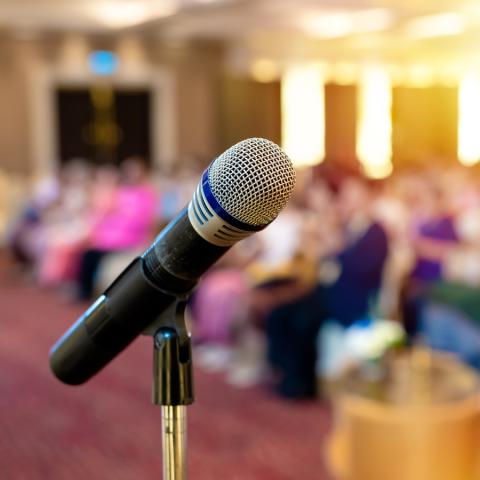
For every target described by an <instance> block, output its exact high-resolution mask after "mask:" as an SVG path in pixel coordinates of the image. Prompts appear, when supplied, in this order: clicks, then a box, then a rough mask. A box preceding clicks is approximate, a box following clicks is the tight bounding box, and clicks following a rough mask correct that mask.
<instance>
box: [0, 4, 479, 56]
mask: <svg viewBox="0 0 480 480" xmlns="http://www.w3.org/2000/svg"><path fill="white" fill-rule="evenodd" d="M0 29H3V30H8V31H12V32H14V33H15V32H17V33H25V32H29V33H35V34H38V33H41V32H45V31H62V32H63V31H69V32H70V31H75V32H85V33H102V34H105V33H108V34H110V33H112V34H118V33H119V32H123V31H132V30H133V31H138V32H142V34H148V35H153V36H155V37H158V38H162V39H169V40H172V39H174V40H192V39H221V40H224V41H226V42H228V43H229V44H231V45H233V46H234V47H232V48H237V49H239V51H240V50H241V49H242V48H243V49H248V50H249V51H253V52H255V53H256V54H257V56H264V57H278V56H283V57H289V56H292V57H295V58H298V57H299V56H304V57H310V56H315V57H318V56H321V57H323V58H325V59H327V60H328V59H332V58H335V59H341V60H347V61H348V60H351V59H352V58H353V59H358V58H369V57H371V56H374V57H377V58H382V59H384V58H393V59H395V60H408V58H409V57H411V56H412V52H414V53H415V56H416V57H417V58H428V59H430V60H433V61H434V60H435V59H437V58H439V59H443V60H445V59H447V58H460V57H461V58H464V57H465V58H469V56H472V55H476V53H475V50H476V48H475V47H476V45H478V41H480V2H478V0H316V1H315V0H75V1H72V0H0ZM413 49H414V50H413Z"/></svg>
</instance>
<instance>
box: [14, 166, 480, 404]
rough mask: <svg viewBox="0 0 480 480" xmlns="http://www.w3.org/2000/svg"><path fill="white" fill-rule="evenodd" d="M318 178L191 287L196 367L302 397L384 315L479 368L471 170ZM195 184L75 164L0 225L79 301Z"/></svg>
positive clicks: (34, 271)
mask: <svg viewBox="0 0 480 480" xmlns="http://www.w3.org/2000/svg"><path fill="white" fill-rule="evenodd" d="M317 177H318V175H316V174H315V172H311V171H304V172H302V173H301V174H300V175H299V182H298V185H297V189H296V191H295V194H294V197H293V198H292V201H291V202H290V204H289V206H288V207H287V208H286V209H285V210H284V211H283V212H282V213H281V214H280V216H279V218H278V219H277V220H276V221H275V222H274V223H272V225H271V226H269V227H268V228H267V229H265V230H264V231H262V232H260V233H259V234H257V235H254V236H253V237H251V238H249V239H247V240H245V241H244V242H241V243H240V244H239V245H237V246H236V247H235V248H234V249H233V250H232V251H231V252H229V254H228V255H226V256H225V257H224V258H223V259H222V260H221V261H220V262H219V263H218V264H217V265H216V266H215V267H214V269H212V270H211V271H210V272H208V273H207V274H206V275H205V276H204V278H203V279H202V281H201V282H200V284H199V287H198V288H197V290H196V292H195V294H194V296H193V301H192V302H191V316H192V329H194V330H195V335H194V339H195V342H196V343H197V344H202V345H204V346H208V347H209V349H205V348H203V349H202V352H203V353H202V354H199V358H198V361H199V363H203V364H205V365H206V364H208V365H209V367H211V368H217V369H218V368H221V369H225V370H226V371H227V378H228V379H229V381H231V382H232V383H234V384H237V385H250V384H253V383H257V382H259V381H266V380H267V379H268V380H269V381H270V382H273V383H274V384H275V386H276V388H277V390H278V391H279V392H280V393H281V394H282V395H285V396H288V397H308V396H312V395H314V394H315V386H316V377H317V376H319V375H320V376H323V377H327V378H329V377H331V376H335V375H340V374H341V372H342V371H344V370H345V369H346V368H348V362H349V358H350V357H349V355H348V351H347V350H348V348H349V347H348V342H346V341H345V339H346V338H347V337H348V334H349V332H350V331H351V329H352V328H354V329H358V328H359V325H366V323H365V322H366V319H367V320H369V321H374V320H375V319H390V320H395V321H397V322H399V324H400V325H403V327H404V329H405V330H406V332H407V334H408V335H409V341H410V342H418V341H422V342H424V343H426V344H429V345H431V346H432V347H434V348H441V349H446V350H449V351H452V352H455V353H457V354H458V355H459V356H460V357H461V358H463V360H465V361H467V362H469V363H470V364H471V365H474V366H476V367H478V368H480V302H479V301H478V298H479V295H478V289H479V287H480V220H479V218H480V217H479V216H478V215H479V213H480V179H479V178H477V177H476V174H475V173H474V172H471V171H469V172H467V171H466V170H465V169H462V168H461V167H458V168H456V169H452V170H448V171H446V172H444V171H440V170H438V171H437V170H423V171H415V172H399V173H395V174H394V175H392V176H391V177H390V178H388V179H387V180H384V181H382V182H378V181H377V182H371V181H370V182H367V181H365V180H364V179H362V178H360V177H351V176H345V177H344V178H341V179H339V178H335V179H330V178H328V175H323V176H322V178H321V179H320V178H317ZM198 178H199V173H198V172H197V171H195V170H194V169H193V168H192V169H182V170H181V171H178V172H174V173H170V174H168V175H167V174H163V173H159V172H149V171H148V170H147V168H146V165H145V162H144V161H143V160H142V159H139V158H129V159H126V160H125V161H124V162H122V164H121V165H120V167H118V168H117V167H112V166H100V167H96V168H93V167H92V166H91V165H90V164H88V162H85V161H82V160H74V161H72V162H70V163H69V164H68V165H66V166H65V167H64V168H63V169H62V170H61V172H60V173H59V174H58V176H57V177H55V178H48V179H41V180H39V181H37V182H35V183H34V184H33V186H32V189H31V194H30V196H29V198H28V200H27V201H26V203H25V205H24V208H23V212H22V213H21V215H18V216H17V220H16V222H14V224H12V225H11V226H10V235H9V245H10V250H11V252H12V254H13V257H14V259H15V261H16V262H17V264H18V265H20V266H21V267H22V269H23V271H25V270H26V271H28V272H30V274H31V275H33V277H34V278H35V279H36V280H37V281H38V282H39V284H41V285H43V286H49V287H51V286H54V287H57V288H60V289H62V288H65V286H66V285H70V286H72V285H73V286H74V288H75V289H76V293H77V296H78V298H80V299H85V300H87V299H91V298H93V296H94V295H95V294H96V293H99V292H98V290H99V289H100V287H104V282H103V281H102V282H99V280H98V279H99V277H100V276H101V274H102V270H103V271H107V270H108V268H107V267H106V266H105V265H106V264H107V263H108V261H107V260H108V259H112V258H113V259H114V258H116V257H118V258H119V259H120V258H121V259H122V260H121V262H120V263H121V264H122V267H123V266H124V260H125V256H126V255H130V256H131V257H133V256H134V255H137V254H139V253H141V252H142V250H143V249H144V248H145V247H146V246H148V244H149V243H150V242H151V241H152V240H153V238H154V235H155V234H156V232H157V231H158V230H159V227H161V226H162V225H165V224H166V222H168V221H169V220H170V219H171V218H173V216H174V215H175V214H176V213H177V212H178V211H179V210H180V209H181V208H182V206H183V205H184V204H185V203H186V202H188V201H189V199H190V197H191V194H192V192H193V189H194V188H195V186H196V183H197V181H198ZM110 280H113V278H110ZM362 322H363V323H362ZM362 328H363V327H362ZM452 332H455V335H454V334H453V333H452ZM215 349H217V352H218V355H217V357H215V354H213V355H212V352H214V351H215ZM207 350H208V351H209V353H208V361H207V354H205V352H206V351H207ZM226 352H228V354H226ZM204 354H205V355H204ZM215 358H216V359H217V360H215Z"/></svg>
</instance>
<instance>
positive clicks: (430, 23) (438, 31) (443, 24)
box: [405, 12, 466, 38]
mask: <svg viewBox="0 0 480 480" xmlns="http://www.w3.org/2000/svg"><path fill="white" fill-rule="evenodd" d="M465 27H466V25H465V18H464V16H463V15H461V14H460V13H456V12H446V13H439V14H437V15H429V16H425V17H418V18H414V19H413V20H410V22H408V23H407V25H406V28H405V32H406V33H407V35H409V36H411V37H414V38H431V37H448V36H452V35H459V34H460V33H462V32H463V31H464V30H465Z"/></svg>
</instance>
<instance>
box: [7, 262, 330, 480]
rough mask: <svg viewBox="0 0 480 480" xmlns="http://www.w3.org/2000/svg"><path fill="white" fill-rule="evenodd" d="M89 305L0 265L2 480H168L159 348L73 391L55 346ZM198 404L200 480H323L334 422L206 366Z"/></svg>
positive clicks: (193, 451)
mask: <svg viewBox="0 0 480 480" xmlns="http://www.w3.org/2000/svg"><path fill="white" fill-rule="evenodd" d="M81 310H82V309H81V308H79V307H72V306H66V305H62V304H60V303H59V302H58V299H57V297H56V296H55V295H53V294H52V293H49V292H41V291H39V290H37V289H35V288H34V287H31V286H26V285H25V283H24V282H22V281H19V280H11V279H8V278H7V275H6V273H5V268H3V267H1V266H0V365H1V375H0V478H1V479H2V480H23V479H25V480H37V479H48V480H50V479H53V480H63V479H65V480H67V479H68V480H76V479H78V480H85V479H88V480H97V479H98V480H100V479H102V480H105V479H107V480H108V479H115V480H123V479H125V480H127V479H128V480H132V479H135V480H140V479H145V480H147V479H160V478H161V476H162V474H161V472H162V470H161V446H160V411H159V409H158V407H154V406H153V405H151V404H150V381H151V375H150V372H151V370H150V369H151V345H150V341H149V339H147V338H141V339H139V340H137V341H136V342H135V344H134V345H132V346H131V347H130V348H129V349H128V350H127V351H126V352H125V353H124V354H122V355H121V356H120V357H119V358H118V359H116V361H115V362H114V363H113V364H111V365H110V366H109V367H108V368H107V369H106V370H105V371H104V372H102V373H101V374H100V375H98V376H97V377H96V378H95V379H94V380H92V381H91V382H89V383H88V384H86V385H84V386H81V387H68V386H64V385H62V384H61V383H59V382H58V381H57V380H55V379H54V378H53V376H52V374H51V373H50V371H49V369H48V361H47V359H48V350H49V348H50V346H51V344H52V342H53V341H54V340H55V339H56V338H57V336H58V335H59V334H60V333H61V332H63V331H64V329H65V328H66V327H67V326H68V325H69V324H70V323H71V322H72V321H73V320H74V319H75V318H76V317H77V316H78V314H79V313H80V312H81ZM195 380H196V398H197V400H196V402H195V404H194V405H193V406H192V407H190V408H189V472H190V479H191V480H257V479H258V480H323V479H326V478H327V477H326V475H325V473H324V469H323V454H322V442H323V441H324V439H325V434H326V431H327V428H328V423H329V416H328V412H327V410H326V408H324V407H322V406H321V405H320V404H319V403H316V402H309V403H304V402H300V403H292V402H288V401H285V400H281V399H278V398H276V397H275V396H274V395H273V394H271V393H269V392H268V391H267V390H265V389H260V388H258V389H244V390H243V389H242V390H238V389H234V388H232V387H229V386H227V385H226V384H225V383H224V382H223V380H222V378H221V377H219V376H216V375H211V374H206V373H204V372H202V371H199V370H197V371H196V374H195Z"/></svg>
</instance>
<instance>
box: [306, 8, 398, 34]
mask: <svg viewBox="0 0 480 480" xmlns="http://www.w3.org/2000/svg"><path fill="white" fill-rule="evenodd" d="M392 23H393V14H392V12H391V11H390V10H387V9H383V8H374V9H366V10H352V9H350V10H343V9H342V10H330V11H329V10H326V11H324V12H321V13H320V14H318V13H317V14H311V13H307V14H302V16H301V17H300V26H301V28H302V29H303V30H305V31H306V32H307V33H309V34H310V35H313V36H316V37H320V38H337V37H344V36H347V35H353V34H355V33H367V32H376V31H380V30H385V29H387V28H388V27H390V26H391V25H392Z"/></svg>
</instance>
